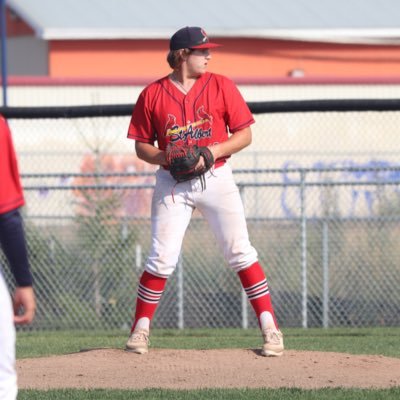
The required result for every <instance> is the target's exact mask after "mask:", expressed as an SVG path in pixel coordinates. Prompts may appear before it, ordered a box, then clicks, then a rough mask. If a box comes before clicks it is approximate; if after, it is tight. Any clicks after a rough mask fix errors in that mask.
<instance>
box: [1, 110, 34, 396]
mask: <svg viewBox="0 0 400 400" xmlns="http://www.w3.org/2000/svg"><path fill="white" fill-rule="evenodd" d="M0 154H1V156H0V244H1V247H2V249H3V251H4V254H5V255H6V257H7V260H8V261H9V264H10V266H11V270H12V273H13V275H14V277H15V280H16V284H17V286H16V289H15V291H14V296H13V301H11V298H10V295H9V293H8V290H7V288H6V284H5V281H4V278H3V275H2V274H1V271H0V399H1V400H15V399H16V398H17V375H16V371H15V327H14V323H16V324H28V323H30V322H32V320H33V317H34V315H35V295H34V292H33V288H32V275H31V272H30V266H29V262H28V256H27V248H26V242H25V236H24V228H23V224H22V219H21V215H20V213H19V208H20V207H21V206H23V205H24V197H23V193H22V188H21V183H20V179H19V174H18V165H17V159H16V156H15V152H14V147H13V143H12V139H11V133H10V130H9V127H8V125H7V122H6V121H5V119H4V118H3V117H2V116H0Z"/></svg>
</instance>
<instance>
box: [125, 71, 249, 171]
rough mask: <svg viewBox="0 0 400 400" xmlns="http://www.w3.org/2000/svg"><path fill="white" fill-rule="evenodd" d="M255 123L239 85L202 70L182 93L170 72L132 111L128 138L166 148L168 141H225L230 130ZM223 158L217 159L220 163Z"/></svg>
mask: <svg viewBox="0 0 400 400" xmlns="http://www.w3.org/2000/svg"><path fill="white" fill-rule="evenodd" d="M253 123H254V118H253V115H252V114H251V112H250V110H249V107H248V106H247V104H246V102H245V101H244V99H243V97H242V95H241V94H240V92H239V90H238V89H237V87H236V85H235V84H234V83H233V82H232V81H231V80H230V79H228V78H226V77H224V76H222V75H217V74H213V73H209V72H207V73H205V74H203V75H202V76H201V77H200V78H199V79H197V81H196V82H195V84H194V85H193V87H192V88H191V89H190V91H189V93H187V94H186V95H185V94H184V93H182V92H181V91H180V90H179V89H178V88H177V87H176V86H175V85H174V84H173V83H172V82H171V80H170V79H169V77H168V76H166V77H164V78H161V79H159V80H158V81H156V82H153V83H151V84H150V85H148V86H147V87H146V88H145V89H144V90H143V91H142V93H141V94H140V96H139V98H138V100H137V102H136V105H135V108H134V110H133V113H132V118H131V122H130V125H129V130H128V138H130V139H134V140H137V141H139V142H144V143H150V144H154V143H155V142H156V141H157V144H158V147H159V149H161V150H165V148H166V147H167V144H168V143H169V142H174V143H178V144H179V143H183V142H186V143H189V144H197V145H199V146H207V145H212V144H216V143H221V142H224V141H226V140H227V139H228V135H229V133H232V134H234V133H235V132H237V131H239V130H241V129H244V128H247V127H248V126H250V125H251V124H253ZM224 161H225V158H224V159H220V160H218V163H217V166H218V164H219V165H221V163H223V162H224Z"/></svg>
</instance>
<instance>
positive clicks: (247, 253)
mask: <svg viewBox="0 0 400 400" xmlns="http://www.w3.org/2000/svg"><path fill="white" fill-rule="evenodd" d="M205 178H206V184H205V188H202V185H201V181H200V179H198V178H196V179H193V180H191V181H187V182H182V183H176V181H175V180H174V179H173V178H172V176H171V174H170V173H169V171H166V170H164V169H162V168H161V169H159V170H158V171H157V173H156V185H155V189H154V193H153V198H152V210H151V215H152V217H151V218H152V247H151V251H150V255H149V258H148V260H147V262H146V266H145V269H146V270H147V271H148V272H149V273H151V274H153V275H158V276H162V277H168V276H170V275H171V274H172V273H173V271H174V270H175V267H176V264H177V262H178V258H179V254H180V251H181V247H182V241H183V238H184V235H185V232H186V229H187V227H188V225H189V222H190V219H191V217H192V213H193V211H194V210H195V209H198V210H199V211H200V213H201V214H202V215H203V217H204V218H205V219H206V220H207V222H208V224H209V225H210V227H211V230H212V231H213V233H214V236H215V238H216V241H217V243H218V245H219V247H220V249H221V251H222V252H223V254H224V257H225V260H226V261H227V263H228V265H229V266H230V267H231V268H232V269H233V270H234V271H236V272H238V271H240V270H242V269H245V268H247V267H249V266H250V265H252V264H253V263H255V262H256V261H257V252H256V250H255V249H254V248H253V247H252V245H251V244H250V241H249V236H248V231H247V223H246V219H245V213H244V209H243V203H242V199H241V197H240V193H239V189H238V187H237V185H236V184H235V182H234V179H233V174H232V170H231V168H230V166H229V165H228V164H225V165H223V166H221V167H219V168H216V169H215V170H212V171H209V172H207V173H206V176H205ZM199 251H201V249H199Z"/></svg>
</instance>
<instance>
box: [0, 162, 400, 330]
mask: <svg viewBox="0 0 400 400" xmlns="http://www.w3.org/2000/svg"><path fill="white" fill-rule="evenodd" d="M399 172H400V167H393V166H392V167H390V168H382V167H378V168H372V167H366V168H319V169H317V168H297V169H290V168H286V169H257V170H249V169H237V170H235V175H236V181H237V183H238V185H239V188H240V190H241V194H242V198H243V201H244V204H245V209H246V214H247V219H248V226H249V233H250V238H251V241H252V243H253V245H254V246H255V247H256V249H257V251H258V253H259V258H260V261H261V263H262V265H263V266H264V268H265V271H266V274H267V277H268V280H269V283H270V287H271V293H272V299H273V302H274V305H275V308H276V312H277V316H278V319H279V321H280V324H281V325H282V326H283V327H285V326H286V327H289V326H292V327H299V326H302V327H313V326H323V327H335V326H351V327H359V326H377V325H379V326H398V325H400V294H399V291H398V288H399V287H400V252H399V248H400V235H399V232H400V191H399V189H400V179H398V177H399ZM23 181H24V190H25V194H26V197H27V204H28V206H27V207H26V209H25V210H24V213H25V215H24V216H25V223H26V230H27V239H28V246H29V255H30V259H31V263H32V269H33V273H34V277H35V287H36V294H37V300H38V313H37V318H36V320H35V322H34V324H33V325H32V326H31V327H30V328H29V329H33V330H45V329H67V328H68V329H78V328H79V329H94V328H105V329H113V328H126V329H127V328H128V327H129V325H130V322H131V314H132V310H133V307H134V303H135V297H136V287H137V282H138V279H139V278H140V275H141V273H142V271H143V265H144V262H145V259H146V256H147V252H148V250H149V243H150V221H149V212H148V207H149V200H150V197H151V189H152V186H153V183H154V182H153V174H152V173H151V172H131V173H99V174H96V173H47V174H46V173H45V174H40V173H29V174H26V175H23ZM4 262H5V258H4V256H3V255H2V254H1V255H0V263H4ZM5 272H6V279H7V280H8V282H9V283H10V284H12V279H11V276H10V274H9V272H8V269H7V268H5ZM153 326H156V327H165V328H167V327H168V328H176V327H177V328H186V327H244V328H247V327H255V326H257V323H256V320H255V318H254V316H253V313H252V311H251V310H250V309H249V305H248V302H247V299H246V297H245V296H244V293H243V291H242V289H241V287H240V284H239V280H238V278H237V277H236V276H235V275H234V274H233V272H232V271H231V270H229V269H228V268H227V267H226V266H225V261H224V260H223V257H222V255H221V252H220V251H219V249H218V248H217V246H216V244H215V240H214V238H213V237H212V235H211V234H210V231H209V228H208V226H207V224H206V222H205V221H204V220H203V219H202V217H201V216H200V215H198V214H196V213H195V215H194V217H193V220H192V222H191V224H190V226H189V229H188V233H187V235H186V238H185V241H184V246H183V251H182V254H181V258H180V262H179V264H178V266H177V270H176V271H175V273H174V274H173V276H172V277H171V278H170V280H169V282H168V284H167V288H166V291H165V293H164V296H163V298H162V300H161V302H160V305H159V308H158V311H157V313H156V317H155V320H154V324H153Z"/></svg>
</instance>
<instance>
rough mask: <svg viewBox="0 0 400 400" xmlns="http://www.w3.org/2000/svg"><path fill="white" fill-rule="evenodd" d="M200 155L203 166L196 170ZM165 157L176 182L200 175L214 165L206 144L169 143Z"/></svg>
mask: <svg viewBox="0 0 400 400" xmlns="http://www.w3.org/2000/svg"><path fill="white" fill-rule="evenodd" d="M200 157H203V158H204V164H205V168H204V169H202V170H201V171H196V170H195V167H196V165H197V163H198V162H199V160H200ZM166 159H167V163H168V166H169V171H170V173H171V175H172V176H173V177H174V179H175V180H176V181H177V182H185V181H189V180H190V179H193V178H197V177H200V176H202V175H203V174H204V173H205V172H207V171H208V170H209V169H210V168H211V167H212V166H213V165H214V157H213V155H212V153H211V151H210V149H209V148H208V147H206V146H197V145H188V144H183V145H181V146H178V145H173V144H169V145H168V147H167V149H166Z"/></svg>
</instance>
